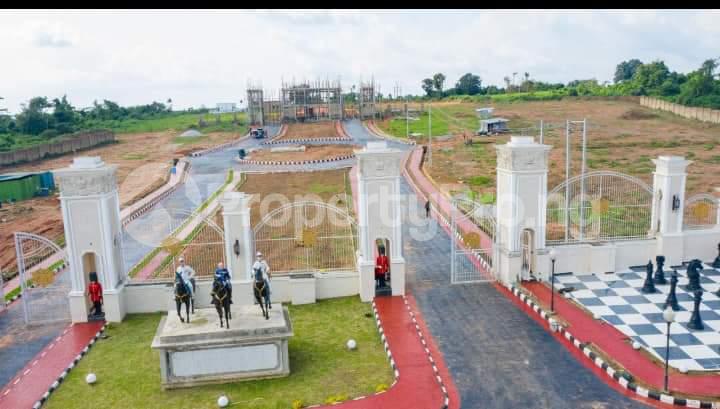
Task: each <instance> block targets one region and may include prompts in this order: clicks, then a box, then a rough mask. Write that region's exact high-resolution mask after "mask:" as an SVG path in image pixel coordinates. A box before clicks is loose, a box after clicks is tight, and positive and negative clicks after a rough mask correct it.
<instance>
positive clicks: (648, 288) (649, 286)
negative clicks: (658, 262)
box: [641, 260, 657, 294]
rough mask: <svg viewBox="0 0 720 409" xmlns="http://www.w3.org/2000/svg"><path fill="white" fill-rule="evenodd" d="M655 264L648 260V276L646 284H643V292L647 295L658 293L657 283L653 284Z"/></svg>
mask: <svg viewBox="0 0 720 409" xmlns="http://www.w3.org/2000/svg"><path fill="white" fill-rule="evenodd" d="M652 274H653V264H652V260H648V263H647V276H646V277H645V283H643V287H642V290H641V291H642V292H643V293H645V294H651V293H656V292H657V289H656V288H655V283H653V276H652Z"/></svg>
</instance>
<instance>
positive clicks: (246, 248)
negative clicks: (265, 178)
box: [220, 192, 255, 296]
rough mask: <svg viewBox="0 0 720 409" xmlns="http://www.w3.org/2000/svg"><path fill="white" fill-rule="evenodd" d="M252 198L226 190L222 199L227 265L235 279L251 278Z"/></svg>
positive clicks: (252, 256) (252, 254) (252, 257)
mask: <svg viewBox="0 0 720 409" xmlns="http://www.w3.org/2000/svg"><path fill="white" fill-rule="evenodd" d="M251 199H252V195H247V194H245V193H243V192H225V194H224V195H223V197H222V199H221V200H220V204H221V205H222V208H223V225H224V234H225V260H227V266H226V267H227V268H228V270H230V274H231V276H232V278H233V279H235V280H250V279H251V271H252V263H253V260H254V258H255V256H254V253H253V250H254V248H255V247H254V245H253V231H252V226H251V225H250V200H251ZM234 295H235V294H233V296H234Z"/></svg>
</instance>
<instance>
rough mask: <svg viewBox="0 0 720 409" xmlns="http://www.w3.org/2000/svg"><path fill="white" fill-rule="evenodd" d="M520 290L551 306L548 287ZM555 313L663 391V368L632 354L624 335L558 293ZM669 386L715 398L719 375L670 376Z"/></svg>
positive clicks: (583, 338) (577, 333)
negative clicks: (530, 293) (528, 292)
mask: <svg viewBox="0 0 720 409" xmlns="http://www.w3.org/2000/svg"><path fill="white" fill-rule="evenodd" d="M523 287H525V288H526V289H528V290H529V291H530V292H532V294H533V295H534V296H535V297H536V298H537V299H538V300H539V301H540V302H541V303H542V304H544V305H545V306H547V305H550V288H548V287H547V286H545V285H543V284H541V283H537V282H528V283H523ZM555 312H556V313H557V314H558V315H559V316H560V317H562V319H564V320H566V321H567V322H568V324H569V326H568V330H570V331H571V332H572V334H573V335H574V336H575V337H577V338H578V339H580V340H581V341H583V342H591V343H593V344H595V345H597V346H598V348H600V349H601V350H602V351H603V352H605V353H606V354H607V355H609V356H610V357H612V359H613V360H615V361H616V362H618V363H619V364H620V365H622V366H623V367H624V368H625V369H626V370H627V371H628V372H630V373H631V374H632V375H633V376H634V377H636V378H638V379H640V380H642V381H643V382H644V383H646V384H649V385H652V386H653V387H654V388H656V389H659V390H662V388H663V383H664V376H665V373H664V370H665V369H664V368H661V367H659V366H657V365H655V364H653V363H652V362H651V361H650V360H649V359H648V358H646V357H644V356H643V355H642V354H640V353H639V352H638V351H635V350H634V349H633V348H632V345H631V343H630V342H627V341H626V339H627V335H625V334H623V333H622V332H620V331H619V330H617V329H616V328H615V327H613V326H612V325H610V324H607V323H605V322H604V321H599V320H595V319H594V318H593V317H591V316H590V315H588V314H587V313H586V312H585V311H583V310H581V309H580V308H579V307H577V306H575V305H573V304H572V303H571V302H570V301H568V300H566V299H565V298H564V297H562V296H558V295H557V294H556V296H555ZM669 387H670V391H671V392H678V393H682V394H688V395H696V396H706V397H716V396H718V394H719V393H720V374H717V373H714V374H698V375H688V374H682V373H677V372H676V373H671V374H670V381H669Z"/></svg>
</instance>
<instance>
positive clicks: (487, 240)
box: [450, 197, 497, 284]
mask: <svg viewBox="0 0 720 409" xmlns="http://www.w3.org/2000/svg"><path fill="white" fill-rule="evenodd" d="M495 227H496V223H495V212H494V206H489V205H483V204H481V203H477V202H474V201H472V200H469V199H465V198H461V197H455V198H453V199H452V206H451V214H450V282H451V283H452V284H465V283H479V282H489V281H494V280H495V276H494V270H493V259H496V257H495V251H496V249H497V246H495Z"/></svg>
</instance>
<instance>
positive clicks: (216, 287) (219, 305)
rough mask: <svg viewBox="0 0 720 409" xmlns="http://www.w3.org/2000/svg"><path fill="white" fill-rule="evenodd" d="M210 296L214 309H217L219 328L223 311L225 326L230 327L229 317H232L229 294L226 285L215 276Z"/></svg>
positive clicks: (221, 323)
mask: <svg viewBox="0 0 720 409" xmlns="http://www.w3.org/2000/svg"><path fill="white" fill-rule="evenodd" d="M210 296H211V297H212V303H213V304H214V305H215V310H217V313H218V316H219V317H220V328H222V327H223V311H224V312H225V324H226V325H225V327H227V329H230V319H231V318H232V313H231V312H230V294H229V291H228V289H227V287H225V285H224V284H223V283H222V282H220V280H218V279H217V278H216V279H215V280H213V284H212V291H211V292H210Z"/></svg>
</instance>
